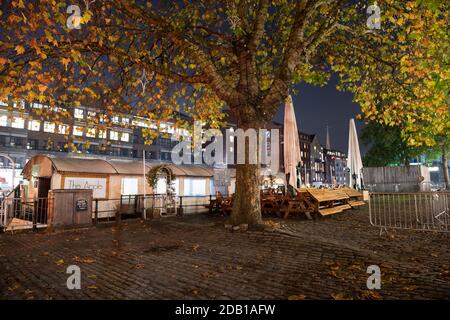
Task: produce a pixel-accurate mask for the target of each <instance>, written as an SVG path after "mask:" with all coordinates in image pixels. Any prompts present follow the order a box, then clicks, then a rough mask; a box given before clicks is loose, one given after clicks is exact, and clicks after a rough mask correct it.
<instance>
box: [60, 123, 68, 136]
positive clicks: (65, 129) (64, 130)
mask: <svg viewBox="0 0 450 320" xmlns="http://www.w3.org/2000/svg"><path fill="white" fill-rule="evenodd" d="M69 129H70V128H69V126H68V125H67V124H60V125H59V126H58V131H59V133H60V134H69Z"/></svg>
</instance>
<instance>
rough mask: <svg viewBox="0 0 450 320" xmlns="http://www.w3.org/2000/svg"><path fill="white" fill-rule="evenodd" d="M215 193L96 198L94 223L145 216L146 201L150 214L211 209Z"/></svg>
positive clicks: (172, 213) (165, 214)
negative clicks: (204, 194)
mask: <svg viewBox="0 0 450 320" xmlns="http://www.w3.org/2000/svg"><path fill="white" fill-rule="evenodd" d="M213 199H215V196H213V195H206V196H168V195H166V194H149V195H146V196H145V197H144V195H122V196H121V197H120V198H117V199H94V200H93V205H92V218H93V219H94V224H98V223H99V222H109V221H111V220H116V219H120V218H121V217H122V216H123V215H125V216H127V215H128V216H133V215H134V216H135V217H144V201H145V208H146V210H147V218H149V216H148V214H153V213H157V214H159V215H161V216H173V215H183V214H189V213H198V212H203V211H208V210H209V205H210V203H211V200H213Z"/></svg>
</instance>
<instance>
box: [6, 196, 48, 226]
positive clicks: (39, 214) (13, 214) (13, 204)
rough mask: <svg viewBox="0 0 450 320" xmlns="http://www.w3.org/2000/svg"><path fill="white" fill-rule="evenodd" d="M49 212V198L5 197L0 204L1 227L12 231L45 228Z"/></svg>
mask: <svg viewBox="0 0 450 320" xmlns="http://www.w3.org/2000/svg"><path fill="white" fill-rule="evenodd" d="M47 214H48V199H47V198H38V199H22V198H5V199H3V201H2V202H1V204H0V227H1V228H3V229H9V230H11V231H14V230H19V229H37V228H45V227H47Z"/></svg>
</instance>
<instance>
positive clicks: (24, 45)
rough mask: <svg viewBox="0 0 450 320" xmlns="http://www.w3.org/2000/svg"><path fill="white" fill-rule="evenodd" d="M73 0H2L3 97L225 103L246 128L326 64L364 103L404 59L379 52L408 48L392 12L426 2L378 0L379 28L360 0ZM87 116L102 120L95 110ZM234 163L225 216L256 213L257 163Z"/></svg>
mask: <svg viewBox="0 0 450 320" xmlns="http://www.w3.org/2000/svg"><path fill="white" fill-rule="evenodd" d="M74 2H76V1H73V0H70V1H61V0H41V1H22V0H13V1H3V2H2V5H1V8H0V10H1V12H0V15H1V22H0V28H1V31H2V32H1V34H0V47H1V48H2V51H1V54H0V97H5V96H11V97H13V99H20V98H24V97H25V98H26V99H28V100H36V99H38V100H42V101H47V102H48V103H49V105H50V106H51V107H50V108H48V109H50V111H49V110H48V109H46V110H42V111H41V112H42V113H47V112H51V114H52V116H53V117H55V119H56V120H58V119H60V118H63V117H65V116H67V110H66V109H63V110H62V111H61V108H57V105H58V104H61V103H62V104H64V103H66V104H72V105H73V104H77V103H86V102H87V101H88V102H89V103H98V105H99V106H100V107H101V108H103V109H104V113H105V114H106V115H115V114H128V113H137V114H139V115H141V116H143V117H146V118H148V119H150V120H153V121H161V120H163V119H168V118H170V117H172V116H173V111H179V110H181V111H183V112H187V113H191V114H193V115H194V117H196V118H199V119H202V120H204V119H208V120H209V122H210V123H212V124H219V123H220V120H221V118H220V115H221V112H220V110H221V109H222V107H223V105H224V104H226V105H227V106H228V107H229V108H230V109H231V111H232V112H233V113H234V115H235V116H236V118H237V120H238V126H239V127H241V128H243V129H247V128H255V129H258V128H262V127H263V126H264V124H265V122H266V121H268V120H271V119H272V117H273V116H274V114H275V112H276V111H277V109H278V108H279V105H280V103H281V102H282V101H283V100H284V99H285V98H286V97H287V96H288V93H289V89H290V87H291V86H292V85H293V84H295V83H299V82H309V83H314V84H321V83H323V82H324V81H326V80H327V79H328V77H329V74H330V72H332V70H334V71H335V72H339V73H340V74H341V76H342V79H343V80H344V83H343V84H344V85H345V86H347V88H348V89H350V90H352V91H354V92H355V93H356V94H357V99H358V100H359V101H360V102H361V104H362V107H363V111H364V112H367V111H368V110H369V109H370V108H369V107H368V105H369V104H370V103H371V102H372V101H374V100H376V99H377V93H376V92H375V93H374V92H373V91H372V90H369V91H368V93H366V94H365V93H362V94H361V91H360V90H359V87H358V85H361V84H363V85H364V88H366V89H367V88H369V86H367V83H369V82H370V81H371V80H374V81H375V82H374V84H377V83H378V82H379V81H377V80H378V78H377V77H379V76H381V77H383V79H388V80H389V81H390V82H392V81H397V80H398V79H397V78H396V77H395V79H394V76H393V75H392V74H391V73H389V72H386V70H389V69H388V68H389V67H392V65H395V64H399V63H400V62H399V61H395V60H394V61H391V59H386V58H385V57H389V58H391V57H399V56H400V55H401V54H402V53H403V54H404V55H405V56H407V57H412V58H413V57H414V56H415V52H410V51H409V49H408V48H407V46H408V45H403V46H402V45H401V43H399V42H398V37H399V36H400V35H401V34H404V32H406V31H404V30H406V26H402V25H399V23H398V20H399V19H402V20H404V21H405V20H407V21H415V20H414V19H415V17H411V15H413V14H414V11H416V10H419V9H420V10H422V6H423V5H422V1H419V0H417V1H408V2H406V3H405V1H400V0H384V1H378V4H379V6H380V7H381V12H382V28H381V29H380V30H378V29H369V28H368V26H367V24H366V21H367V19H368V18H369V19H372V20H371V23H372V22H377V21H376V19H377V17H375V20H373V18H374V16H371V17H369V14H367V11H366V7H367V4H366V1H347V0H297V1H288V0H258V1H256V0H255V1H252V0H229V1H206V0H205V1H201V0H197V1H194V0H193V1H184V0H178V1H144V0H103V1H100V0H98V1H95V0H90V1H89V0H84V1H78V5H79V7H80V9H81V14H82V16H81V18H80V19H78V18H77V17H76V16H74V14H75V15H76V13H77V12H76V8H75V9H74V8H73V7H69V6H70V5H73V4H74ZM435 3H437V7H439V5H438V3H439V2H438V1H435ZM68 8H69V9H70V10H75V11H70V10H69V11H70V13H69V14H68V13H67V9H68ZM438 9H439V8H438ZM372 12H376V10H375V9H373V8H372ZM67 19H69V21H67ZM68 22H69V23H68ZM78 22H80V23H81V25H80V26H79V29H77V27H78V25H77V24H78ZM435 23H436V22H435V21H434V20H432V21H431V22H429V23H428V22H427V21H424V22H423V26H422V27H423V29H427V28H434V27H435ZM375 24H376V23H375ZM429 24H432V25H431V26H430V25H429ZM371 25H373V23H372V24H371ZM73 26H75V29H73ZM69 27H72V28H69ZM439 27H440V26H439V25H437V27H436V28H439ZM405 46H406V47H405ZM403 61H405V59H403ZM411 61H412V63H414V61H415V60H414V59H411ZM434 66H435V65H434V64H433V65H430V66H428V67H426V68H428V69H430V68H433V67H434ZM369 67H370V69H369ZM400 72H402V71H400ZM345 80H348V81H347V82H345ZM401 80H404V79H403V78H402V79H401ZM143 88H146V90H142V89H143ZM403 94H404V92H398V95H397V97H400V98H401V96H402V95H403ZM409 102H410V101H401V102H400V103H404V104H405V105H406V104H408V103H409ZM64 105H65V104H64ZM385 117H387V118H389V117H390V115H388V114H387V115H386V116H385ZM92 123H93V125H96V126H102V125H107V124H105V121H103V122H102V121H99V120H98V118H97V117H93V119H92ZM180 125H182V124H181V123H180ZM236 171H237V172H236V180H237V181H236V197H235V199H234V207H233V212H232V216H231V219H232V222H233V223H234V224H239V223H249V224H258V223H260V222H261V213H260V199H259V185H258V181H259V168H258V165H253V164H242V165H237V170H236Z"/></svg>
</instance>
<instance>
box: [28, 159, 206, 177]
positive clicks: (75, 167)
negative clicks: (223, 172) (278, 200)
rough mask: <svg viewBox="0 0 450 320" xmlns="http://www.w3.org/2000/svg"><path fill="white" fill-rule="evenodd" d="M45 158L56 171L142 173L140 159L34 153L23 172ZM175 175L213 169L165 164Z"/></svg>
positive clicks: (148, 167) (188, 174) (191, 174)
mask: <svg viewBox="0 0 450 320" xmlns="http://www.w3.org/2000/svg"><path fill="white" fill-rule="evenodd" d="M42 158H47V159H49V160H50V161H51V162H52V165H53V168H54V170H56V171H58V172H77V173H94V174H123V175H127V174H129V175H139V174H142V161H134V160H103V159H92V158H72V157H53V156H47V155H36V156H34V157H33V158H32V159H30V161H28V162H27V164H26V165H25V168H24V169H23V173H26V172H31V166H32V164H36V163H37V162H39V161H42ZM156 165H159V163H146V168H147V170H149V169H150V168H151V167H153V166H156ZM166 165H167V166H168V167H170V169H172V172H173V173H174V174H175V175H177V176H191V177H192V176H194V177H211V176H213V175H214V171H213V169H212V168H211V167H206V166H200V165H175V164H171V163H169V164H166Z"/></svg>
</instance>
